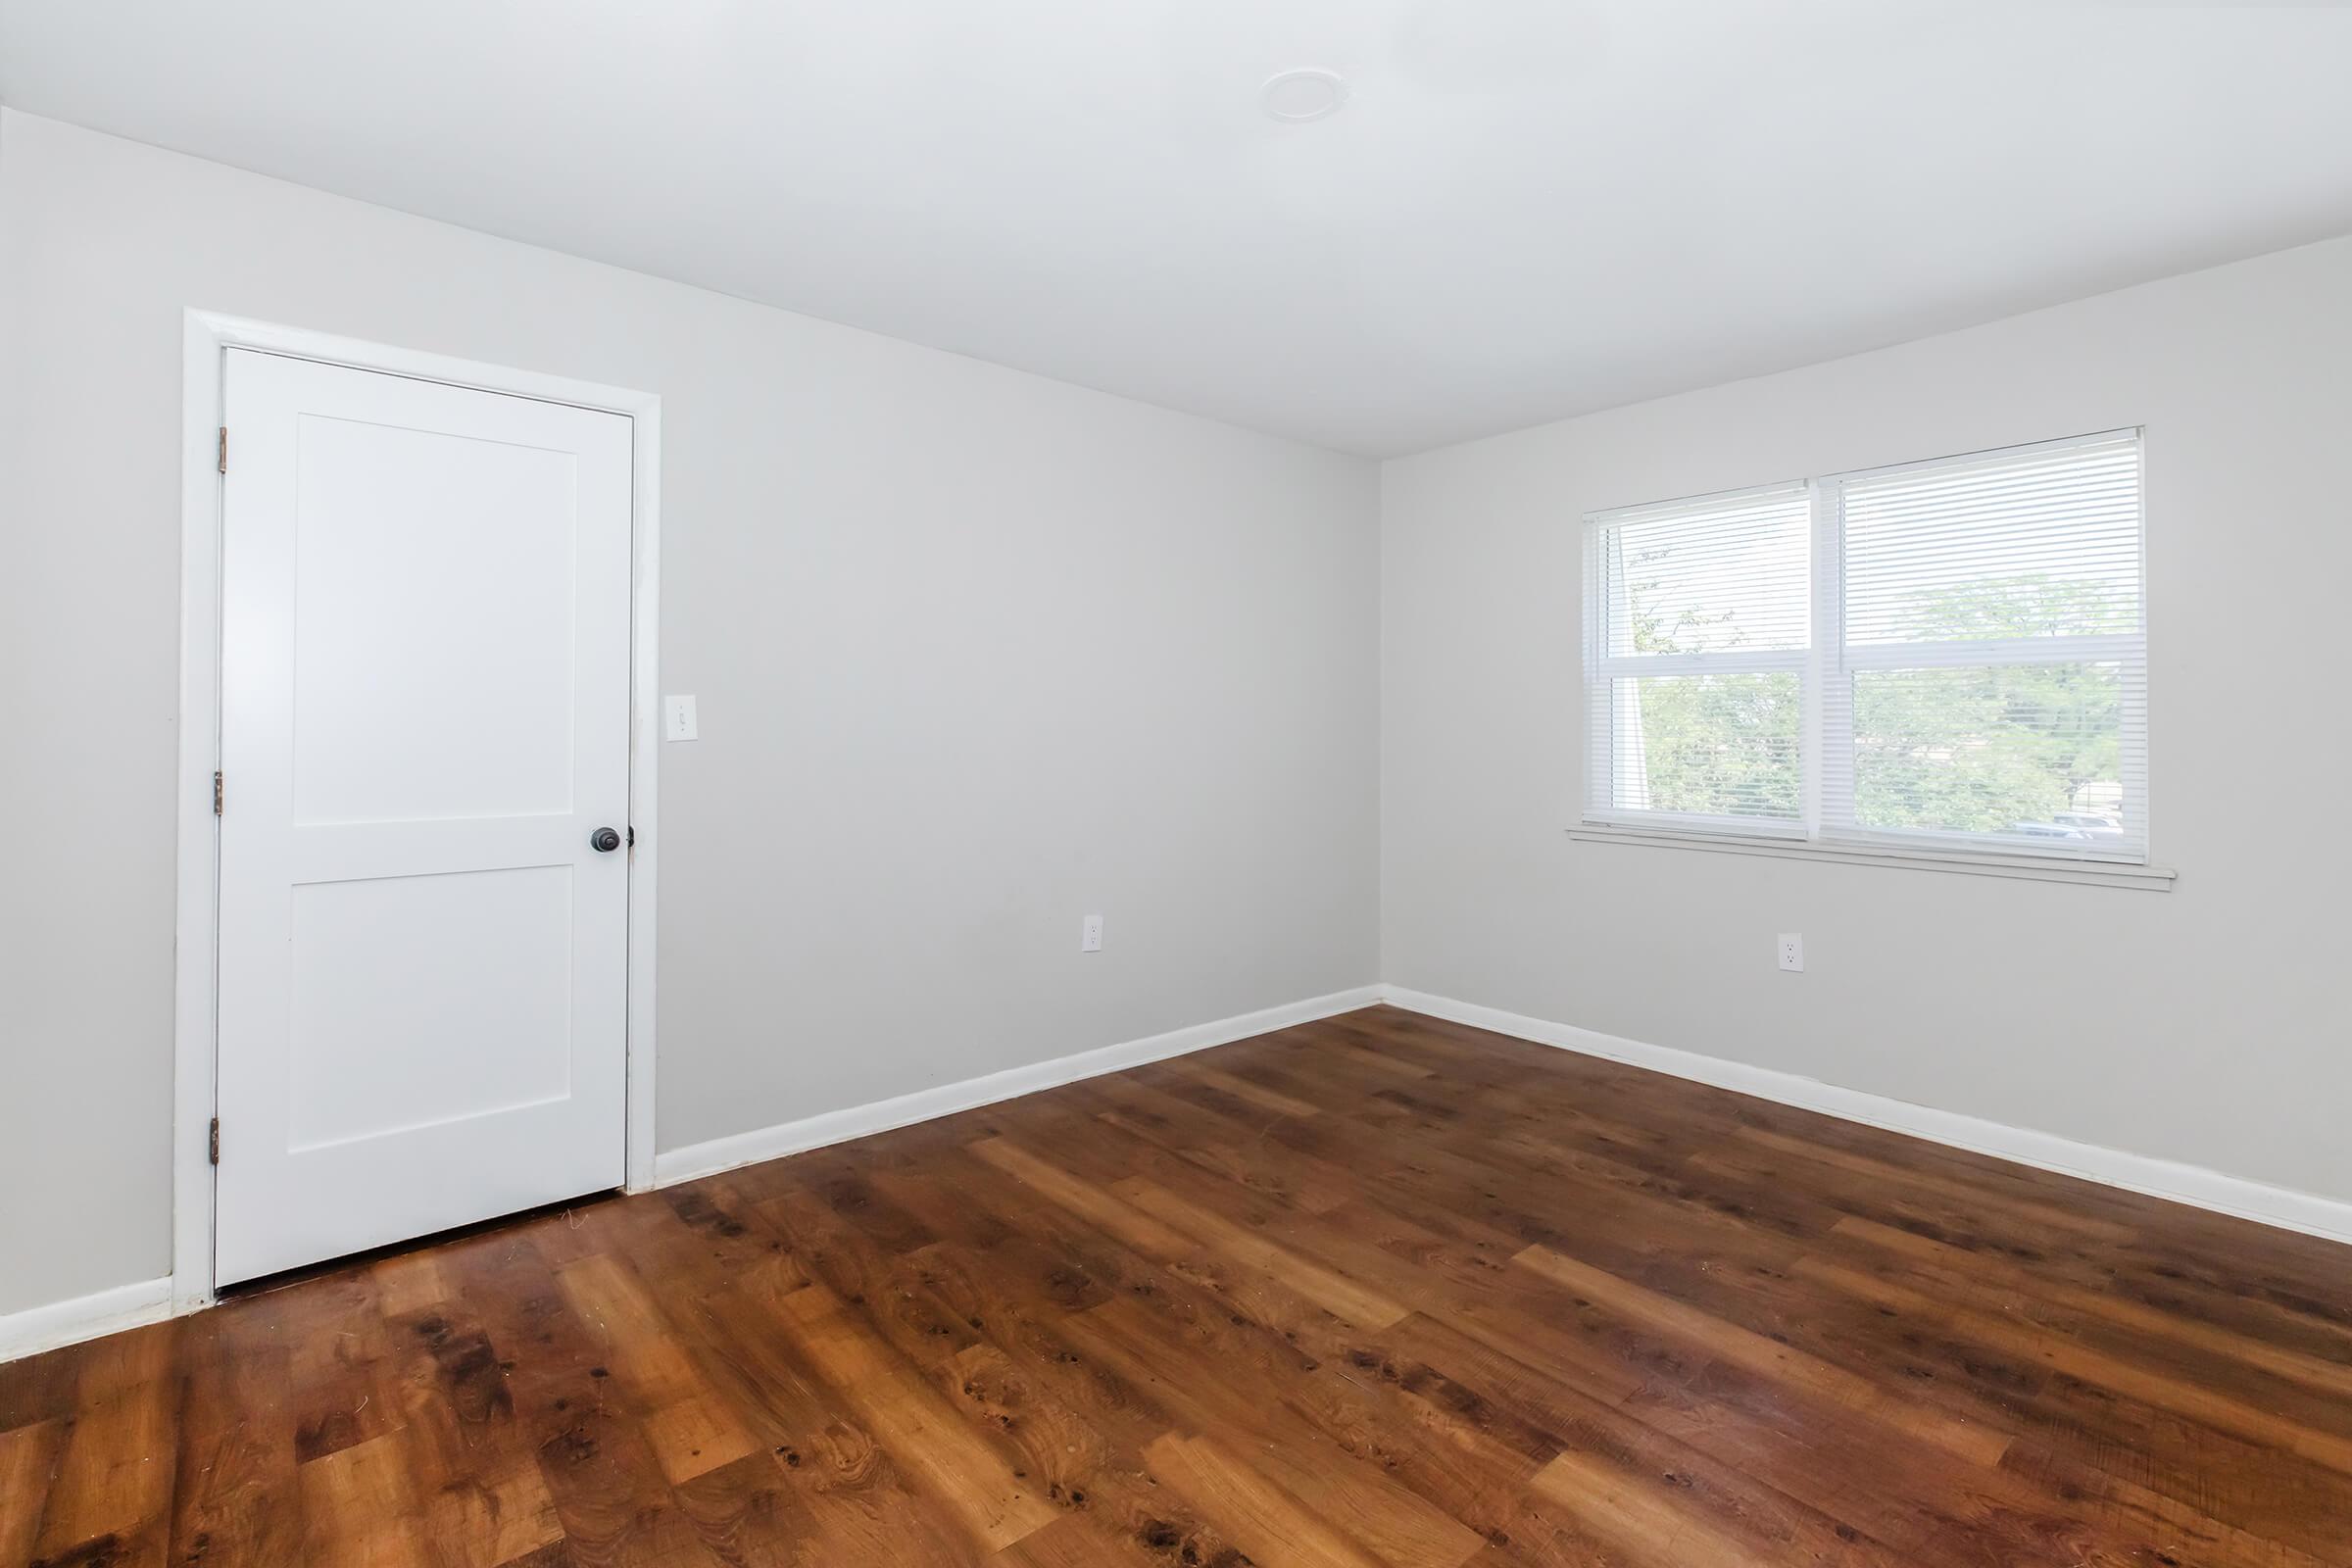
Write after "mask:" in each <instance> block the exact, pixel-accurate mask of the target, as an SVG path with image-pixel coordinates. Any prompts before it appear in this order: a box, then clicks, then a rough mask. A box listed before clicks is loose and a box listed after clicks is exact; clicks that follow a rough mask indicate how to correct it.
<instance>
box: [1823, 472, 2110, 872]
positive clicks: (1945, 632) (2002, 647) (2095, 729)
mask: <svg viewBox="0 0 2352 1568" xmlns="http://www.w3.org/2000/svg"><path fill="white" fill-rule="evenodd" d="M1824 488H1825V491H1826V492H1827V493H1826V494H1825V497H1824V506H1825V510H1827V511H1829V512H1830V513H1831V514H1832V516H1831V518H1830V520H1831V522H1832V523H1833V525H1834V526H1835V528H1836V529H1837V533H1838V539H1839V542H1840V548H1841V559H1842V562H1843V572H1842V600H1843V602H1842V606H1841V613H1840V615H1839V616H1838V631H1839V633H1840V635H1839V637H1838V641H1837V643H1836V644H1835V646H1834V650H1833V653H1834V657H1833V658H1832V659H1831V661H1830V668H1829V669H1828V671H1827V676H1826V684H1825V692H1824V697H1825V702H1824V718H1825V724H1824V740H1825V745H1824V756H1823V771H1822V795H1823V802H1822V809H1823V822H1824V827H1825V830H1826V831H1828V832H1829V833H1832V834H1843V835H1851V836H1895V837H1901V838H1905V839H1911V840H1920V839H1927V840H1938V839H1940V840H1950V841H1954V842H1955V843H1958V844H1963V845H1975V846H1980V847H1985V848H1995V847H1997V848H2000V849H2004V850H2007V851H2011V852H2018V853H2027V854H2038V855H2065V856H2073V857H2079V858H2118V859H2133V860H2136V859H2144V858H2146V847H2147V800H2146V792H2147V647H2146V640H2145V637H2144V634H2143V628H2142V620H2141V591H2140V484H2139V437H2138V433H2137V432H2136V431H2126V432H2123V433H2121V434H2116V435H2103V436H2093V437H2089V438H2087V439H2082V440H2075V441H2058V442H2050V443H2047V444H2045V445H2041V446H2034V447H2023V448H2017V449H2014V450H2011V451H2007V452H1996V453H1990V454H1985V455H1980V456H1976V457H1970V458H1963V459H1957V460H1952V461H1946V462H1938V463H1923V464H1912V465H1908V466H1904V467H1900V468H1891V469H1885V470H1880V471H1877V472H1872V473H1862V474H1849V475H1845V476H1843V477H1841V478H1838V479H1836V480H1833V481H1830V482H1829V483H1828V484H1826V485H1825V487H1824Z"/></svg>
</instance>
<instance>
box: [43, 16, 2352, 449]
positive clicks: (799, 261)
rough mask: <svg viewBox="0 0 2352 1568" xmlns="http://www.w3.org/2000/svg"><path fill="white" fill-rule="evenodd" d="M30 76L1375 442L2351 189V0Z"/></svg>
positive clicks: (647, 252) (1085, 377) (1934, 302)
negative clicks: (1278, 84) (1305, 85)
mask: <svg viewBox="0 0 2352 1568" xmlns="http://www.w3.org/2000/svg"><path fill="white" fill-rule="evenodd" d="M1295 66H1319V67H1326V68H1329V69H1331V70H1335V71H1338V72H1340V73H1343V74H1345V75H1346V76H1347V78H1348V83H1349V91H1350V96H1349V99H1348V104H1347V106H1346V108H1345V109H1344V110H1343V111H1342V112H1341V113H1340V114H1338V115H1337V116H1335V117H1333V118H1331V119H1328V120H1324V121H1319V122H1315V123H1307V124H1280V123H1275V122H1273V121H1271V120H1269V119H1268V118H1267V117H1266V116H1265V115H1264V114H1262V113H1261V111H1260V109H1259V107H1258V101H1257V100H1258V90H1259V87H1260V84H1261V83H1262V82H1263V81H1264V79H1265V78H1266V77H1267V76H1268V75H1270V74H1271V73H1274V72H1276V71H1279V70H1282V69H1284V68H1288V67H1295ZM0 101H5V102H7V103H9V104H11V105H14V106H16V107H18V108H20V109H25V110H27V111H30V112H32V113H34V114H42V115H50V116H54V117H56V118H58V119H61V120H68V121H73V122H76V123H81V124H85V125H91V126H95V127H97V128H99V129H102V130H108V131H113V132H116V133H119V134H121V135H124V136H130V137H135V138H137V139H138V140H141V141H147V142H154V143H158V144H160V145H163V146H166V147H172V148H177V149H180V150H183V151H186V152H190V153H195V154H198V155H200V156H203V157H206V158H211V159H217V160H219V161H221V162H223V163H228V164H234V165H237V166H240V167H242V168H246V169H252V170H258V171H261V172H265V173H270V174H275V175H280V176H282V177H284V178H287V179H292V180H298V181H300V182H301V183H303V184H306V185H315V186H318V187H319V188H321V189H324V190H330V191H337V192H341V193H343V194H346V195H350V196H357V197H361V198H363V199H365V200H368V201H371V202H378V203H381V204H384V205H386V206H390V207H396V208H402V209H405V210H407V211H410V212H414V213H421V214H425V215H427V216H429V217H433V218H438V219H444V220H447V221H451V222H456V223H463V224H466V225H467V226H469V227H472V228H478V229H484V230H487V231H489V232H491V233H495V234H504V235H508V236H511V237H513V238H515V239H520V240H528V241H531V242H533V243H536V244H540V245H547V246H552V247H554V248H556V249H558V250H564V251H570V252H573V253H575V254H577V255H581V256H588V257H595V258H598V259H600V260H604V261H609V262H614V263H618V264H620V265H621V266H624V267H631V268H635V269H638V270H643V271H647V272H654V273H659V274H661V275H662V276H665V277H672V278H678V279H682V280H684V281H686V282H691V283H699V284H703V285H705V286H708V287H711V288H715V289H721V290H724V291H726V292H727V293H730V294H737V295H742V296H745V297H747V298H750V299H757V300H764V301H767V302H769V303H771V304H775V305H780V306H783V307H786V308H788V309H790V310H795V311H802V312H806V313H809V314H810V315H814V316H821V317H827V318H830V319H834V320H839V321H847V322H851V323H853V324H855V325H858V326H863V327H870V328H872V329H873V330H875V331H878V332H887V333H890V334H892V335H893V336H897V337H903V338H910V339H913V340H914V341H916V342H919V343H929V344H934V345H937V346H938V347H941V348H946V349H953V350H956V351H958V352H961V353H964V354H970V355H974V356H976V357H978V358H981V359H985V360H994V361H998V362H1001V363H1003V364H1005V365H1012V366H1019V367H1021V368H1026V369H1031V370H1036V371H1040V372H1042V373H1044V374H1047V375H1053V376H1058V377H1061V378H1063V379H1065V380H1070V381H1077V382H1082V383H1085V384H1087V385H1090V386H1097V387H1103V388H1106V389H1108V390H1110V391H1113V392H1120V393H1124V394H1126V395H1128V396H1131V397H1136V398H1141V399H1145V400H1147V401H1149V402H1152V403H1159V404H1165V405H1167V406H1169V407H1172V408H1179V409H1189V410H1193V411H1195V412H1198V413H1201V414H1205V415H1209V416H1212V417H1217V418H1221V419H1228V420H1232V421H1234V422H1236V423H1240V424H1245V425H1252V426H1256V427H1258V428H1261V429H1266V430H1271V431H1276V432H1279V433H1281V434H1284V435H1291V436H1297V437H1299V438H1301V439H1304V440H1308V441H1313V442H1319V443H1322V444H1324V445H1327V446H1332V447H1338V448H1343V449H1346V450H1348V451H1353V452H1363V453H1370V454H1376V455H1387V454H1394V453H1400V452H1407V451H1412V450H1416V449H1419V448H1423V447H1429V446H1434V445H1438V444H1441V443H1444V442H1447V441H1453V440H1458V439H1461V438H1464V437H1468V436H1476V435H1483V434H1487V433H1490V432H1494V431H1498V430H1503V429H1509V428H1512V427H1515V426H1519V425H1525V424H1531V423H1535V422H1538V421H1540V420H1544V419H1548V418H1553V417H1560V416H1563V415H1569V414H1576V413H1581V412H1584V411H1587V410H1591V409H1595V408H1602V407H1607V406H1609V405H1613V404H1620V403H1627V402H1632V401H1635V400H1638V399H1642V398H1646V397H1653V396H1656V395H1659V394H1662V393H1667V392H1672V391H1677V390H1680V389H1684V388H1688V387H1692V386H1700V385H1705V384H1709V383H1712V382H1717V381H1722V380H1727V379H1731V378H1734V377H1738V376H1742V375H1750V374H1755V373H1758V372H1762V371H1767V370H1772V369H1778V368H1785V367H1788V366H1791V365H1798V364H1803V363H1806V362H1810V361H1815V360H1821V359H1826V358H1831V357H1834V356H1837V355H1840V354H1846V353H1851V352H1854V351H1856V350H1860V349H1864V348H1869V347H1873V346H1876V345H1879V344H1884V343H1889V342H1894V341H1899V340H1901V339H1904V338H1910V337H1917V336H1920V335H1923V334H1926V333H1930V332H1936V331H1940V330H1945V329H1948V328H1951V327H1955V326H1960V325H1965V324H1967V323H1970V322H1975V321H1981V320H1986V319H1992V318H1995V317H1999V316H2003V315H2007V314H2010V313H2012V312H2015V311H2018V310H2022V309H2027V308H2031V307H2034V306H2037V305H2045V304H2052V303H2056V302H2058V301H2061V300H2066V299H2071V298H2076V297H2080V296H2082V295H2084V294H2089V293H2095V292H2098V291H2100V290H2103V289H2107V288H2112V287H2116V286H2119V285H2122V284H2126V283H2131V282H2135V281H2139V280H2142V279H2146V278H2150V277H2157V276H2162V275H2165V274H2167V273H2171V272H2178V271H2183V270H2189V269H2192V268H2196V267H2201V266H2206V265H2209V264H2212V263H2215V262H2220V261H2225V260H2229V259H2232V258H2236V257H2241V256H2248V255H2253V254H2256V253H2259V252H2262V251H2266V250H2274V249H2278V248H2279V247H2282V246H2286V245H2292V244H2297V243H2301V242H2303V241H2307V240H2312V239H2318V238H2321V237H2324V236H2327V235H2331V234H2338V233H2343V232H2346V231H2347V230H2352V11H2347V10H2345V9H2343V8H2341V7H2335V6H2300V7H2252V6H2225V5H2216V6H2204V7H2191V6H2156V5H2131V4H2108V5H2095V4H2059V3H2045V4H2039V5H2032V4H1989V3H1976V4H1946V3H1933V0H1851V3H1843V4H1836V3H1819V0H1817V3H1811V4H1796V3H1783V4H1771V3H1755V0H1749V3H1739V0H831V3H823V4H812V3H790V0H395V3H378V4H359V3H344V0H203V3H195V0H0Z"/></svg>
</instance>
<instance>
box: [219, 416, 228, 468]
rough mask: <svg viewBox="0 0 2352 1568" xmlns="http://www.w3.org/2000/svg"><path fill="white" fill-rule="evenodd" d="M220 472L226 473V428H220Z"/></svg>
mask: <svg viewBox="0 0 2352 1568" xmlns="http://www.w3.org/2000/svg"><path fill="white" fill-rule="evenodd" d="M227 471H228V426H227V425H225V424H224V425H222V426H221V472H222V473H226V472H227Z"/></svg>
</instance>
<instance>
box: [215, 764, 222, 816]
mask: <svg viewBox="0 0 2352 1568" xmlns="http://www.w3.org/2000/svg"><path fill="white" fill-rule="evenodd" d="M213 814H214V815H215V816H219V815H220V814H221V775H220V774H219V773H218V772H216V773H215V774H214V775H213Z"/></svg>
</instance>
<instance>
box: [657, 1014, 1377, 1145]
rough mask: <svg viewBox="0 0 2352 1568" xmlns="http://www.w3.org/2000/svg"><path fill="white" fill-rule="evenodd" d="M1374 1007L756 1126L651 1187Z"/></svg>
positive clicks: (1260, 1022)
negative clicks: (776, 1123) (773, 1124)
mask: <svg viewBox="0 0 2352 1568" xmlns="http://www.w3.org/2000/svg"><path fill="white" fill-rule="evenodd" d="M1378 1001H1380V988H1379V987H1378V986H1358V987H1356V988H1355V989H1354V990H1352V991H1335V992H1333V993H1332V994H1331V995H1329V996H1327V997H1310V998H1308V999H1307V1000H1306V1001H1304V1002H1291V1003H1285V1004H1284V1005H1281V1006H1278V1007H1265V1008H1261V1009H1260V1010H1258V1011H1256V1012H1245V1013H1242V1014H1240V1015H1238V1016H1236V1017H1232V1018H1219V1019H1217V1020H1216V1021H1215V1022H1213V1023H1197V1024H1194V1025H1192V1026H1191V1027H1190V1028H1186V1029H1171V1030H1169V1031H1168V1032H1167V1033H1166V1034H1163V1035H1152V1036H1149V1037H1147V1038H1145V1039H1142V1040H1130V1041H1127V1042H1126V1043H1124V1044H1122V1045H1116V1046H1103V1047H1102V1048H1100V1049H1099V1050H1095V1051H1081V1052H1079V1053H1078V1054H1075V1055H1070V1056H1056V1057H1054V1059H1053V1060H1051V1061H1040V1062H1033V1063H1031V1064H1030V1065H1028V1066H1025V1067H1007V1068H1006V1069H1005V1071H1003V1072H992V1073H990V1074H988V1075H987V1076H986V1077H982V1078H966V1079H964V1080H962V1081H961V1082H960V1083H952V1084H941V1085H940V1086H939V1087H938V1088H936V1089H918V1090H916V1091H915V1092H914V1093H913V1094H911V1095H900V1096H898V1097H897V1098H896V1099H893V1100H877V1101H875V1102H873V1103H870V1104H864V1105H852V1106H851V1107H849V1108H848V1109H847V1110H828V1111H825V1112H822V1113H821V1114H819V1115H815V1116H804V1117H802V1118H801V1119H800V1120H799V1121H788V1122H783V1123H780V1124H778V1125H776V1126H774V1127H760V1128H756V1129H754V1130H753V1131H751V1132H748V1133H737V1134H735V1135H734V1136H732V1137H729V1138H713V1139H711V1141H710V1142H709V1143H703V1144H689V1145H687V1146H686V1147H685V1148H683V1149H672V1150H667V1151H664V1152H661V1153H658V1154H656V1155H655V1156H654V1185H655V1186H656V1187H668V1186H670V1185H672V1184H673V1183H677V1182H684V1181H692V1180H693V1179H694V1178H695V1177H697V1176H709V1175H712V1174H714V1173H716V1172H718V1171H722V1170H732V1169H734V1168H735V1167H736V1166H738V1165H750V1164H755V1163H757V1162H758V1161H760V1160H763V1159H775V1158H778V1157H780V1156H782V1155H785V1154H797V1153H800V1152H803V1151H804V1150H810V1149H822V1148H823V1147H824V1146H826V1145H827V1144H839V1143H847V1142H848V1141H849V1140H850V1139H853V1138H864V1137H866V1136H868V1135H869V1134H873V1133H882V1132H888V1131H890V1130H891V1129H892V1128H894V1127H907V1126H911V1125H913V1124H914V1123H916V1122H918V1121H930V1120H932V1119H933V1118H935V1117H939V1116H952V1115H954V1114H955V1113H956V1112H957V1111H959V1110H970V1109H972V1108H974V1107H975V1106H979V1105H993V1104H995V1103H997V1102H999V1101H1001V1100H1011V1099H1014V1098H1015V1097H1017V1096H1020V1095H1033V1094H1035V1093H1037V1092H1038V1091H1039V1090H1041V1089H1052V1088H1054V1087H1056V1086H1057V1085H1060V1084H1068V1083H1076V1082H1077V1081H1078V1080H1079V1079H1081V1078H1098V1077H1101V1076H1102V1075H1103V1073H1106V1072H1117V1071H1119V1070H1120V1069H1121V1068H1125V1067H1140V1066H1142V1065H1143V1064H1144V1063H1146V1062H1149V1061H1162V1060H1165V1059H1166V1058H1167V1057H1170V1056H1181V1055H1184V1054H1188V1053H1190V1052H1195V1051H1205V1050H1207V1049H1208V1048H1209V1047H1210V1046H1222V1045H1227V1044H1230V1043H1231V1042H1233V1041H1236V1040H1247V1039H1249V1038H1250V1036H1251V1035H1262V1034H1267V1033H1270V1032H1271V1031H1273V1030H1276V1029H1288V1028H1290V1027H1291V1026H1292V1025H1293V1024H1301V1023H1312V1022H1313V1021H1314V1020H1315V1019H1317V1018H1328V1017H1331V1016H1332V1015H1333V1014H1335V1013H1342V1012H1353V1011H1354V1010H1355V1009H1356V1008H1358V1007H1369V1006H1371V1005H1373V1004H1374V1003H1376V1002H1378Z"/></svg>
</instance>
